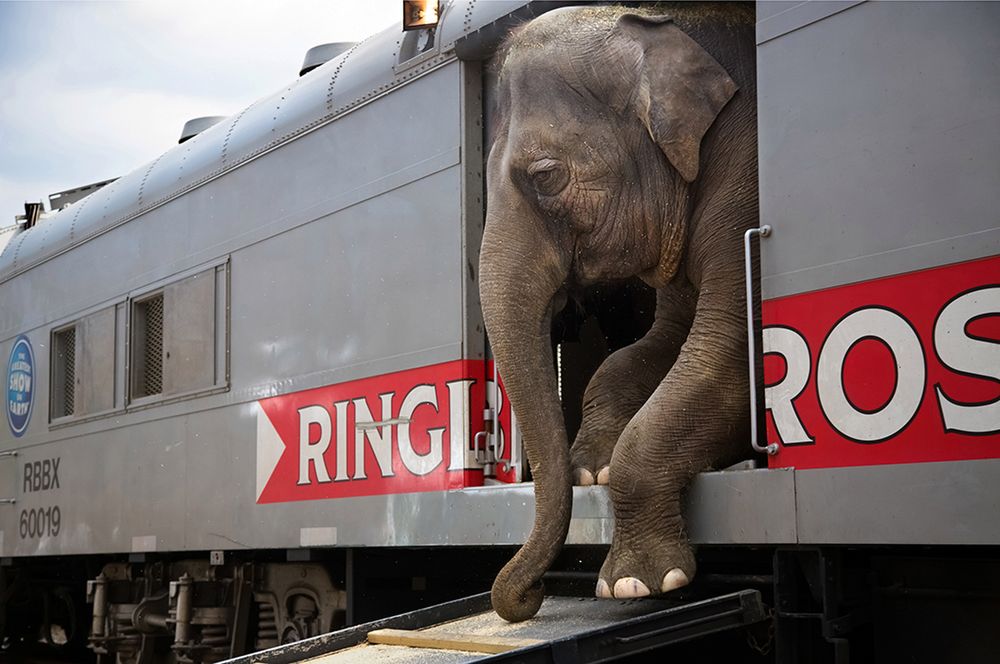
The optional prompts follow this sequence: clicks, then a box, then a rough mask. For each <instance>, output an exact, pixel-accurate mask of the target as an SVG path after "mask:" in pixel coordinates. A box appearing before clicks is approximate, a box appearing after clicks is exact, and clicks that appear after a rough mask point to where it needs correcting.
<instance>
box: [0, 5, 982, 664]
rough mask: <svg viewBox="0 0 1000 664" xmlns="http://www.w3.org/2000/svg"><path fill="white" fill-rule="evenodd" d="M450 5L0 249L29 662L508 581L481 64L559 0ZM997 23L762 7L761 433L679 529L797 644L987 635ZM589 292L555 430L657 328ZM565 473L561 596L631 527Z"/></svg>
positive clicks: (18, 595) (978, 651)
mask: <svg viewBox="0 0 1000 664" xmlns="http://www.w3.org/2000/svg"><path fill="white" fill-rule="evenodd" d="M441 4H442V12H441V17H440V23H439V24H438V25H437V26H436V27H433V28H426V29H422V30H414V31H402V30H401V29H400V28H399V27H392V28H389V29H387V30H385V31H384V32H381V33H379V34H376V35H374V36H372V37H370V38H369V39H366V40H364V41H362V42H360V43H358V44H355V45H353V46H350V48H348V49H347V50H346V51H344V52H343V53H341V54H339V55H337V56H336V57H334V58H332V59H330V60H328V61H326V62H324V63H323V64H321V65H319V66H316V67H315V68H313V69H311V70H310V71H307V72H306V73H304V74H303V75H301V76H300V77H299V78H297V79H295V80H294V81H292V82H291V83H290V84H289V85H288V86H287V87H285V88H283V89H281V90H279V91H277V92H276V93H274V94H273V95H270V96H268V97H264V98H262V99H261V100H259V101H258V102H256V103H255V104H253V105H251V106H250V107H248V108H247V109H245V110H243V111H241V112H239V113H238V114H236V115H234V116H232V117H229V118H225V119H222V120H221V121H219V122H217V123H215V124H213V125H212V126H210V127H208V128H207V129H204V130H203V131H201V132H200V133H197V134H196V135H193V136H191V137H189V139H188V140H184V141H183V142H182V143H180V144H179V145H177V146H175V147H173V148H171V149H170V150H168V151H167V152H165V153H164V154H163V155H161V156H160V157H158V158H157V159H156V160H154V161H153V162H151V163H149V164H146V165H143V166H141V167H140V168H138V169H136V170H135V171H133V172H132V173H129V174H128V175H125V176H123V177H121V178H119V179H117V180H115V181H113V182H111V183H109V184H106V185H104V186H102V187H100V188H99V189H97V191H95V192H94V193H91V194H90V195H88V196H86V197H85V198H83V199H82V200H79V201H78V202H75V203H73V204H71V205H69V206H67V207H65V208H63V209H61V210H60V211H58V212H57V213H55V214H53V215H51V216H48V217H47V218H43V219H40V220H38V221H37V222H36V223H33V224H31V223H26V224H25V228H23V229H21V230H20V231H18V232H17V234H16V235H15V236H14V237H13V238H12V239H11V241H10V242H9V243H8V245H7V246H6V248H5V249H4V250H3V253H2V255H0V360H3V361H4V362H6V364H5V365H3V370H4V372H5V374H4V375H5V379H6V385H7V389H6V391H5V397H6V398H5V404H6V405H5V410H6V420H7V423H6V426H4V427H3V428H2V430H0V503H2V504H0V556H2V566H0V588H4V589H6V590H5V592H4V593H3V594H2V601H3V605H2V611H0V616H2V623H0V625H2V628H3V634H4V639H5V642H4V643H5V647H6V648H7V649H8V651H9V652H13V651H14V650H11V649H16V647H18V646H19V645H23V644H27V643H35V642H37V641H39V640H41V641H45V642H48V643H49V644H50V645H51V646H52V647H53V648H55V649H56V650H68V651H70V652H72V653H75V655H74V656H82V655H80V652H81V651H80V650H78V649H77V648H79V647H81V646H86V647H87V648H89V650H87V651H83V652H90V653H91V654H90V655H89V656H90V657H93V656H94V654H96V656H98V657H101V658H104V661H117V662H121V663H131V662H140V661H141V662H214V661H221V660H223V659H226V658H227V657H230V656H235V655H239V654H242V653H245V652H250V651H253V650H259V649H262V648H266V647H269V646H273V645H276V644H279V643H286V642H290V641H295V640H299V639H302V638H306V637H309V636H313V635H316V634H319V633H322V632H326V631H329V630H331V629H333V628H335V627H338V626H342V625H345V624H346V625H349V624H355V623H358V622H362V621H363V620H366V619H372V618H375V617H379V616H382V615H387V614H389V613H394V612H399V611H402V610H407V609H410V608H416V607H418V606H425V605H427V604H430V603H433V602H435V601H442V600H444V599H450V598H452V597H456V596H459V595H461V594H468V593H471V592H474V591H478V590H483V589H486V588H488V586H489V584H490V583H491V581H492V578H493V575H494V573H495V571H496V570H497V569H499V567H500V565H502V564H503V562H505V561H506V559H507V557H508V556H509V555H510V553H511V551H512V548H513V547H515V546H517V545H518V544H520V543H521V542H523V541H524V539H525V537H526V535H527V533H528V532H529V530H530V528H531V521H532V518H533V507H532V504H533V503H532V501H533V497H532V489H531V485H530V482H529V480H530V468H528V466H527V463H526V461H525V460H524V459H523V456H522V454H521V451H520V446H519V441H518V433H517V422H516V417H515V416H514V415H513V414H512V413H510V412H509V409H507V408H506V407H505V404H504V402H503V392H502V388H501V385H500V381H499V379H498V377H497V376H496V374H495V372H494V368H493V366H492V362H491V361H490V357H489V353H488V340H487V339H486V336H485V330H484V326H483V322H482V314H481V310H480V305H479V300H478V283H477V271H478V251H479V245H480V242H481V236H482V228H483V221H484V201H485V195H486V192H485V182H484V175H483V162H484V155H485V154H486V152H487V151H488V149H489V141H490V130H489V126H490V118H491V102H492V95H493V91H492V85H493V72H494V69H495V68H494V67H493V63H492V62H491V58H492V56H493V54H494V52H495V49H496V47H497V45H498V43H499V42H500V40H501V39H502V37H503V36H504V34H506V32H507V31H509V30H510V29H511V27H512V26H514V25H516V24H517V23H518V22H521V21H524V20H526V19H528V18H530V17H531V16H534V15H537V14H538V13H541V12H543V11H546V10H548V9H550V8H552V7H553V6H555V5H558V4H566V3H540V2H531V3H526V2H519V1H515V0H511V1H499V0H494V1H490V2H483V1H477V0H453V1H451V2H443V3H441ZM662 6H663V8H664V11H665V12H666V13H669V11H670V8H671V5H669V3H667V4H663V5H662ZM997 27H1000V8H998V6H996V5H990V4H975V3H961V4H958V5H948V4H947V3H943V4H938V3H920V4H915V5H912V6H907V7H905V9H904V8H901V7H899V6H895V5H893V3H885V4H882V3H869V2H860V3H858V2H839V3H803V4H799V5H795V4H789V3H767V2H762V3H758V5H757V35H756V38H757V58H758V121H759V167H760V200H761V223H762V224H766V225H767V226H768V228H769V231H770V232H769V233H767V234H766V235H765V236H763V237H761V239H760V242H759V261H760V272H761V278H762V284H761V292H762V301H761V302H760V303H751V304H754V305H755V306H757V307H759V309H758V311H759V312H760V314H759V315H760V316H761V318H760V319H759V320H758V323H757V325H758V326H759V327H758V328H757V329H756V330H755V332H754V334H755V336H756V337H757V338H758V340H759V342H760V344H761V346H758V347H759V348H762V351H761V352H759V353H758V354H757V357H756V358H753V359H754V365H756V366H757V367H759V366H760V365H761V364H762V365H763V369H762V371H763V375H764V379H765V383H766V388H765V393H764V394H763V395H760V396H761V402H762V408H761V410H760V412H759V413H753V415H754V416H755V417H756V416H758V415H759V419H760V426H759V431H760V433H759V435H758V436H757V439H755V440H752V441H747V459H748V460H747V462H746V463H744V464H741V465H740V466H737V467H734V468H731V469H727V470H724V471H719V472H711V473H704V474H702V475H701V476H699V477H698V478H697V480H696V481H695V483H694V485H693V486H692V488H691V490H690V492H689V495H688V497H687V520H688V528H689V531H690V537H691V540H692V541H693V542H694V543H696V544H697V545H699V546H700V554H699V555H700V557H704V560H700V567H701V570H702V576H703V577H704V578H705V579H706V581H705V583H717V584H722V585H725V584H733V583H749V584H757V585H759V586H760V587H761V588H762V589H763V590H764V591H765V592H766V593H768V597H769V599H770V601H771V602H772V603H773V606H774V607H775V611H774V617H773V620H772V623H771V624H772V626H773V627H774V629H772V630H771V632H770V635H769V637H768V638H769V639H770V640H771V641H769V642H768V643H771V642H773V644H774V650H773V653H772V655H773V656H774V657H775V658H776V661H788V662H794V661H837V662H845V661H848V660H847V659H846V657H847V654H846V653H848V652H851V653H853V654H854V655H855V659H856V661H871V660H872V659H877V660H879V661H888V660H889V659H896V658H897V657H899V658H904V657H905V656H909V655H911V654H912V655H913V656H915V657H918V659H921V658H925V657H928V656H930V655H935V656H936V657H937V659H938V661H953V659H954V658H955V657H958V656H959V655H960V656H962V657H964V658H965V660H964V661H977V660H976V658H977V657H979V656H980V655H982V653H987V652H991V651H994V652H995V648H998V647H1000V644H998V643H997V639H998V638H1000V637H998V636H997V634H996V633H995V630H990V629H989V625H990V624H995V619H996V617H997V615H1000V519H998V518H997V514H998V511H997V510H998V507H1000V489H998V487H1000V411H998V409H997V404H998V403H1000V390H998V385H1000V359H998V355H997V348H998V345H997V344H998V343H1000V341H998V340H1000V331H998V328H997V321H998V317H1000V224H998V219H997V214H996V210H997V209H1000V187H997V183H998V182H1000V161H998V160H997V158H996V155H997V154H1000V132H998V131H997V129H996V127H995V118H996V117H997V113H998V112H1000V70H998V69H997V68H996V65H995V63H996V61H997V60H998V59H1000V42H998V41H997V39H996V36H995V35H996V34H997V30H996V28H997ZM845 44H857V47H846V46H845ZM991 118H992V120H991ZM748 242H749V239H748ZM754 242H756V240H755V241H754ZM755 246H758V245H755ZM756 255H757V254H756V253H754V256H756ZM591 301H592V302H593V303H595V304H594V308H595V311H596V313H594V312H589V313H587V314H585V315H583V316H582V317H581V316H578V317H577V318H576V319H572V320H569V319H568V322H567V323H566V329H563V330H561V331H559V332H557V333H556V334H555V336H554V340H553V343H556V344H558V346H559V353H558V356H559V357H560V358H561V361H560V366H559V367H557V370H558V371H559V372H560V373H561V376H562V380H561V384H562V386H563V397H564V401H565V403H566V406H565V409H566V414H567V422H568V423H569V424H570V427H571V429H572V426H573V421H574V418H576V419H575V421H576V422H577V423H578V418H579V412H578V409H579V406H578V405H576V406H574V405H573V403H574V400H575V401H577V402H578V401H579V399H580V396H581V394H582V389H583V386H584V385H585V384H586V380H587V377H588V376H589V373H590V372H592V371H593V369H594V367H596V365H597V364H598V363H599V362H600V360H601V359H602V358H603V357H604V356H605V355H606V354H607V353H608V351H609V350H611V349H613V346H614V345H615V344H623V343H627V342H628V340H629V337H630V335H632V336H633V337H634V336H637V334H641V329H642V325H643V321H644V320H645V319H646V318H648V312H649V293H648V292H646V291H644V289H643V288H642V287H640V286H636V285H625V286H621V287H617V289H610V290H606V291H604V292H603V293H600V294H597V295H595V296H594V298H593V299H592V300H591ZM609 318H613V319H615V320H617V321H618V323H619V327H620V326H621V324H622V323H621V320H622V319H626V321H625V323H624V326H625V330H624V331H622V330H621V329H619V330H618V331H617V337H616V338H615V339H612V337H613V336H615V335H613V334H611V332H609V329H608V328H609V326H608V325H606V324H603V323H602V321H605V322H606V321H607V319H609ZM647 322H648V321H647ZM754 365H751V366H754ZM751 370H753V369H752V368H751ZM574 409H575V410H574ZM755 450H756V451H755ZM574 491H575V493H574V512H573V519H572V523H571V528H570V534H569V540H568V547H567V553H566V555H565V556H564V558H565V560H562V561H560V565H561V569H562V570H564V571H563V576H562V577H560V578H562V579H563V580H566V579H570V580H571V581H572V580H573V579H584V580H585V581H586V580H587V579H588V578H589V577H588V574H590V573H593V572H595V571H596V569H597V565H598V564H599V560H600V558H601V555H602V553H603V551H604V550H605V549H606V546H607V544H608V543H609V541H610V536H611V532H612V514H611V509H610V505H609V502H608V500H607V497H606V495H605V493H604V490H603V488H601V487H577V488H576V489H575V490H574ZM970 597H975V598H976V599H975V602H972V601H971V600H970V599H969V598H970ZM991 621H992V622H991ZM949 630H950V631H949ZM942 631H943V632H944V633H953V634H959V635H971V636H973V637H974V638H966V639H960V640H949V639H937V640H935V639H934V638H933V635H934V634H935V633H937V634H940V633H941V632H942ZM914 633H918V634H919V633H923V634H925V635H926V638H924V639H920V638H913V634H914ZM765 640H766V639H765V638H764V637H761V638H760V639H757V640H755V641H754V643H755V644H757V643H758V641H759V642H761V643H762V642H764V641H765ZM959 641H961V642H959ZM845 644H850V645H851V646H852V647H853V650H852V649H851V648H848V647H847V646H846V645H845ZM768 648H770V646H769V645H768V646H766V647H762V648H760V649H763V650H767V649H768ZM864 653H868V654H867V655H865V654H864ZM0 656H3V655H2V654H0ZM858 657H860V659H858Z"/></svg>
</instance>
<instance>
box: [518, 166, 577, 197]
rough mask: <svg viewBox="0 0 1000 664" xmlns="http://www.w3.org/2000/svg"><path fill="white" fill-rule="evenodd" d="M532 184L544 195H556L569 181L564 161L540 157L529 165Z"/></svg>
mask: <svg viewBox="0 0 1000 664" xmlns="http://www.w3.org/2000/svg"><path fill="white" fill-rule="evenodd" d="M528 177H530V178H531V185H532V186H533V187H534V188H535V191H537V192H538V193H539V194H540V195H542V196H555V195H556V194H558V193H559V192H560V191H562V190H563V188H564V187H565V186H566V184H567V183H568V182H569V173H567V172H566V167H565V166H564V165H563V164H562V162H559V161H556V160H555V159H539V160H538V161H536V162H534V163H532V164H531V165H530V166H528Z"/></svg>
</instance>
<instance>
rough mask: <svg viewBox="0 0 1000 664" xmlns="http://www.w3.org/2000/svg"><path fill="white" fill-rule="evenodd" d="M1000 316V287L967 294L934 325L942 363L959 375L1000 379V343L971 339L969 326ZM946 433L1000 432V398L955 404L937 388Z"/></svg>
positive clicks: (940, 316)
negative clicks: (983, 401)
mask: <svg viewBox="0 0 1000 664" xmlns="http://www.w3.org/2000/svg"><path fill="white" fill-rule="evenodd" d="M990 315H993V316H996V315H1000V287H997V286H990V287H987V288H981V289H979V290H975V291H972V292H970V293H965V294H964V295H962V296H960V297H957V298H955V299H954V300H952V301H951V302H949V303H948V305H947V306H946V307H945V308H944V309H942V310H941V313H940V315H939V316H938V319H937V322H936V323H935V324H934V349H935V350H936V351H937V354H938V357H939V358H941V363H942V364H944V365H945V366H946V367H948V368H949V369H951V370H952V371H956V372H958V373H962V374H966V375H970V376H976V377H982V378H986V379H989V378H992V379H993V380H1000V343H997V342H995V341H987V340H984V339H976V338H975V337H971V336H969V334H968V333H967V332H966V330H965V328H966V326H967V325H968V324H969V323H970V322H971V321H972V320H974V319H976V318H981V317H984V316H990ZM935 391H936V392H937V398H938V403H939V404H940V407H941V418H942V419H943V420H944V427H945V430H946V431H959V432H962V433H973V434H983V433H994V432H996V431H1000V399H994V400H993V401H991V402H988V403H978V404H969V403H960V402H957V401H953V400H951V399H949V398H948V396H947V395H946V394H945V393H944V391H943V390H942V389H941V386H940V385H937V386H935Z"/></svg>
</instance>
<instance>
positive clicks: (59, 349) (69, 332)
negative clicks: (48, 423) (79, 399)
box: [52, 326, 76, 419]
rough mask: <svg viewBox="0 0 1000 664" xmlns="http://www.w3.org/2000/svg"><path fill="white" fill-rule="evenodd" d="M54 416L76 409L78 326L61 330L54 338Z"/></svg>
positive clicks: (63, 414) (66, 413)
mask: <svg viewBox="0 0 1000 664" xmlns="http://www.w3.org/2000/svg"><path fill="white" fill-rule="evenodd" d="M52 353H53V358H52V369H53V375H52V383H53V385H52V418H53V419H55V418H57V417H67V416H69V415H72V414H73V413H74V412H75V410H76V327H75V326H74V327H70V328H66V329H65V330H60V331H59V332H56V333H55V334H54V335H53V340H52Z"/></svg>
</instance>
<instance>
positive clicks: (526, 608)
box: [490, 572, 545, 623]
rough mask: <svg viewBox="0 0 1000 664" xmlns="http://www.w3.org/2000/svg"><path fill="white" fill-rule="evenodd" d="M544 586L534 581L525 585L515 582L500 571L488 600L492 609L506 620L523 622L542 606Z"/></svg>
mask: <svg viewBox="0 0 1000 664" xmlns="http://www.w3.org/2000/svg"><path fill="white" fill-rule="evenodd" d="M544 598H545V586H544V585H543V584H542V582H541V581H540V580H539V581H535V582H534V583H532V584H531V585H529V586H527V587H525V586H523V585H520V584H517V583H516V582H515V581H514V580H513V579H511V578H510V576H508V575H506V574H504V573H503V572H501V573H500V574H498V575H497V579H496V581H495V582H494V583H493V590H492V592H491V593H490V600H491V602H492V603H493V610H494V611H496V613H497V615H498V616H500V617H501V618H503V619H504V620H506V621H507V622H512V623H517V622H524V621H525V620H528V619H530V618H533V617H534V616H535V614H536V613H538V609H540V608H541V606H542V600H543V599H544Z"/></svg>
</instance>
